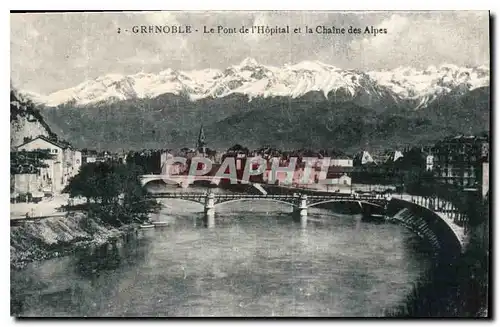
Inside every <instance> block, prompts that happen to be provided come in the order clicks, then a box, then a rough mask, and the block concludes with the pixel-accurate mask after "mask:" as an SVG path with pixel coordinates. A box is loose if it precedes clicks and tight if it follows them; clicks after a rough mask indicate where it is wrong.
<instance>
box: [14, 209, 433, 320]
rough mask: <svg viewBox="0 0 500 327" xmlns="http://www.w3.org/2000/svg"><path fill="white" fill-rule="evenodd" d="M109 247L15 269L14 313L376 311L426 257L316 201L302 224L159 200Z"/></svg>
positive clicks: (276, 215)
mask: <svg viewBox="0 0 500 327" xmlns="http://www.w3.org/2000/svg"><path fill="white" fill-rule="evenodd" d="M163 202H164V204H165V206H166V207H165V208H164V209H163V210H162V212H161V213H160V214H159V215H155V217H153V219H156V220H161V221H166V222H168V223H169V225H168V226H166V227H162V228H155V229H142V230H140V231H139V232H138V234H137V235H136V236H134V237H129V238H127V239H126V240H123V241H122V242H120V243H119V244H117V245H115V246H108V247H104V248H102V249H97V250H95V251H93V252H90V251H89V252H82V253H77V254H74V255H72V256H68V257H63V258H56V259H51V260H46V261H42V262H34V263H32V264H30V265H28V267H26V268H25V269H23V270H20V271H12V272H11V295H12V298H13V301H14V304H15V308H16V309H15V310H16V311H17V314H16V315H19V316H44V317H56V316H88V317H92V316H103V317H106V316H112V317H115V316H143V317H144V316H151V317H155V316H226V317H227V316H337V317H342V316H344V317H345V316H349V317H352V316H355V317H362V316H382V315H383V314H384V310H385V309H387V308H391V307H394V306H395V305H397V304H399V303H401V301H403V300H404V298H405V296H406V295H407V294H408V292H409V291H410V290H411V288H412V287H413V283H414V281H415V280H416V279H417V278H418V276H419V275H420V274H421V273H422V272H423V271H424V269H426V268H427V267H428V265H429V264H430V255H428V254H427V252H426V251H423V247H422V245H421V244H420V243H421V241H420V240H419V239H418V238H417V237H416V236H415V235H414V234H412V233H411V232H410V231H408V230H406V229H405V228H404V227H402V226H399V225H394V224H388V223H373V222H364V221H361V220H360V217H358V216H355V215H345V214H337V213H335V212H332V211H331V210H327V209H321V208H311V209H310V210H309V217H308V218H309V219H308V222H307V225H306V226H304V225H303V224H302V225H301V223H300V222H299V223H297V222H294V221H293V219H292V217H291V215H290V208H288V207H287V206H286V205H282V204H276V203H267V202H256V201H253V202H252V201H250V202H242V203H231V204H227V205H221V206H220V207H217V213H216V218H215V226H213V227H211V228H207V227H205V225H204V223H203V213H202V210H203V207H202V206H201V205H199V204H195V203H189V202H186V201H181V200H164V201H163Z"/></svg>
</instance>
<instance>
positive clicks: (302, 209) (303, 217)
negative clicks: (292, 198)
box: [294, 194, 307, 225]
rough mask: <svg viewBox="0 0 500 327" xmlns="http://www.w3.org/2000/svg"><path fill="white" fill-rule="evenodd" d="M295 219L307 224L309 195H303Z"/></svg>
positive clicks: (295, 212) (296, 209) (295, 211)
mask: <svg viewBox="0 0 500 327" xmlns="http://www.w3.org/2000/svg"><path fill="white" fill-rule="evenodd" d="M294 215H295V218H296V219H297V220H298V219H300V222H301V224H303V225H304V224H307V195H305V194H301V195H300V198H299V205H298V206H297V207H296V208H295V210H294Z"/></svg>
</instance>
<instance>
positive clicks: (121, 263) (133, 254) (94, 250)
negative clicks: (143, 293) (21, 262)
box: [10, 234, 149, 316]
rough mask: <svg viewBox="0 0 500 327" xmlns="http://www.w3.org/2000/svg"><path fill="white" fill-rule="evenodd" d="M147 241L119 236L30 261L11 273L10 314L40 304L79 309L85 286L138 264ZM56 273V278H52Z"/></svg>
mask: <svg viewBox="0 0 500 327" xmlns="http://www.w3.org/2000/svg"><path fill="white" fill-rule="evenodd" d="M148 242H149V238H148V237H140V236H138V235H135V234H128V235H123V236H121V237H118V238H116V239H114V240H112V241H111V242H109V243H107V244H104V245H100V246H88V247H86V248H81V249H78V250H77V251H75V253H74V254H73V255H72V256H66V257H61V258H55V259H50V260H46V261H40V262H33V263H32V264H31V265H29V266H28V267H27V268H25V269H24V270H21V271H16V272H11V294H10V295H11V301H10V307H11V315H12V316H20V315H22V314H23V313H24V312H25V311H26V310H29V308H31V307H36V306H38V305H39V304H40V303H44V304H45V305H46V306H50V307H52V308H54V309H55V310H59V309H61V308H63V307H64V308H65V309H68V311H82V310H83V309H82V308H80V307H79V306H80V305H82V304H81V300H82V299H83V298H85V296H88V294H86V292H88V287H89V285H94V284H96V283H97V284H98V283H99V282H98V280H99V278H100V277H101V275H103V274H112V273H113V271H117V270H126V267H127V266H135V265H141V264H142V263H143V262H144V261H145V260H146V255H147V249H148ZM47 267H48V268H47ZM57 275H59V277H60V278H57V280H54V276H57ZM85 281H86V282H85ZM89 282H90V284H89ZM80 309H82V310H80Z"/></svg>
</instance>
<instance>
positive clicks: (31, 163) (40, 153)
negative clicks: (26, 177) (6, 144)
mask: <svg viewBox="0 0 500 327" xmlns="http://www.w3.org/2000/svg"><path fill="white" fill-rule="evenodd" d="M53 157H54V156H53V155H52V154H51V153H50V151H49V150H34V151H25V150H22V151H12V152H11V153H10V173H11V174H23V173H31V174H34V173H36V172H37V171H39V170H40V168H46V167H48V165H47V164H46V163H45V162H44V161H45V160H49V159H52V158H53Z"/></svg>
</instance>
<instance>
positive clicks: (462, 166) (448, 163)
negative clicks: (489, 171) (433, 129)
mask: <svg viewBox="0 0 500 327" xmlns="http://www.w3.org/2000/svg"><path fill="white" fill-rule="evenodd" d="M487 162H489V140H488V138H487V137H486V136H462V135H461V136H456V137H453V138H447V139H444V140H443V141H440V142H438V143H437V144H436V145H435V146H434V147H433V149H432V164H431V165H429V163H427V168H428V169H429V168H430V169H429V170H432V171H433V173H434V177H435V178H436V179H437V180H439V181H440V182H443V183H447V184H453V185H457V186H460V187H463V188H478V189H479V188H481V186H482V184H483V174H484V167H485V166H484V165H483V164H484V163H487Z"/></svg>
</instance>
